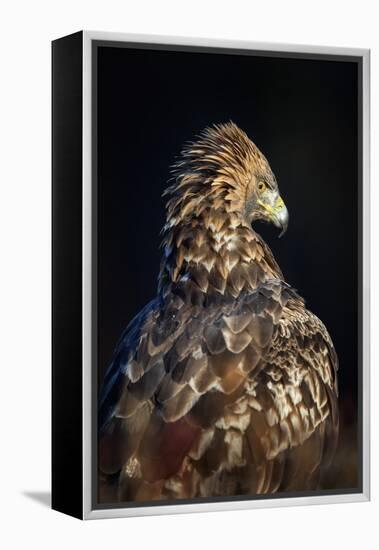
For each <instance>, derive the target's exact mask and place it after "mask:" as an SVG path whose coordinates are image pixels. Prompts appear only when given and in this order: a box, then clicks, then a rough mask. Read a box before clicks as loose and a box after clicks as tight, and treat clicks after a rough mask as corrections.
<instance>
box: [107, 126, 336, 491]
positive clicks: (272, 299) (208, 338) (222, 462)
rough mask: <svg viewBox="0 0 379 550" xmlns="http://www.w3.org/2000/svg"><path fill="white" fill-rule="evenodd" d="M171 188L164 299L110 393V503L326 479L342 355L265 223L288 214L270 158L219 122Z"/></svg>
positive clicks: (138, 329)
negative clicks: (260, 227)
mask: <svg viewBox="0 0 379 550" xmlns="http://www.w3.org/2000/svg"><path fill="white" fill-rule="evenodd" d="M165 195H167V196H168V197H169V200H168V203H167V222H166V224H165V226H164V228H163V232H164V239H163V259H162V263H161V269H160V274H159V286H158V292H157V296H156V298H155V299H154V300H152V301H151V302H150V303H149V304H148V305H147V306H146V307H145V308H144V309H143V310H142V311H141V312H140V313H139V314H138V315H137V316H136V317H135V318H134V319H133V320H132V321H131V323H130V324H129V326H128V327H127V329H126V331H125V332H124V334H123V335H122V336H121V339H120V341H119V343H118V345H117V347H116V349H115V352H114V356H113V359H112V362H111V364H110V366H109V368H108V371H107V373H106V376H105V379H104V382H103V387H102V390H101V394H100V401H99V469H100V474H99V475H100V478H99V479H100V495H99V498H100V501H106V500H107V499H108V500H109V499H110V500H112V499H113V500H119V501H137V500H138V501H148V500H152V499H180V498H186V499H190V498H195V497H214V496H229V495H242V494H245V495H246V494H262V493H273V492H278V491H280V492H282V491H306V490H310V489H315V488H317V487H318V486H319V483H320V475H321V474H322V471H323V470H324V469H325V467H327V465H328V464H329V462H330V460H331V458H332V457H333V453H334V450H335V446H336V441H337V434H338V407H337V379H336V371H337V364H338V361H337V356H336V352H335V350H334V347H333V343H332V341H331V338H330V336H329V334H328V332H327V330H326V328H325V326H324V325H323V323H322V322H321V321H320V320H319V319H318V318H317V317H316V316H315V315H314V314H313V313H311V312H310V311H309V310H307V309H306V307H305V304H304V300H303V299H302V298H301V297H300V296H299V295H298V294H297V292H296V291H295V290H294V289H293V288H292V287H291V286H290V285H289V284H288V283H286V281H285V279H284V277H283V274H282V272H281V270H280V268H279V266H278V264H277V263H276V261H275V259H274V257H273V254H272V252H271V250H270V249H269V247H268V246H267V244H266V243H265V242H264V241H263V239H262V237H260V235H258V233H257V232H256V231H254V229H253V228H252V224H253V223H254V221H255V220H266V221H270V222H272V223H274V224H275V225H276V226H277V227H279V228H280V229H281V230H282V232H284V231H285V230H286V227H287V223H288V212H287V209H286V206H285V204H284V202H283V200H282V198H281V197H280V194H279V190H278V185H277V181H276V179H275V176H274V174H273V172H272V170H271V168H270V166H269V163H268V161H267V159H266V158H265V156H264V155H263V154H262V153H261V152H260V151H259V149H258V148H257V147H256V145H255V144H254V143H253V142H252V141H251V140H250V139H249V138H248V137H247V135H246V134H245V133H244V132H243V131H242V130H240V129H239V128H238V127H237V126H236V125H235V124H234V123H231V122H230V123H227V124H222V125H215V126H213V127H211V128H207V129H205V130H204V131H203V132H202V134H201V135H200V136H199V138H198V139H197V140H196V141H194V142H193V143H190V144H189V145H188V146H186V147H185V148H184V150H183V151H182V154H181V157H180V160H179V161H178V162H177V163H176V164H175V166H174V184H173V185H172V186H171V187H169V188H168V189H167V190H166V191H165ZM112 488H113V489H112ZM112 490H113V491H114V493H112ZM111 495H112V496H111Z"/></svg>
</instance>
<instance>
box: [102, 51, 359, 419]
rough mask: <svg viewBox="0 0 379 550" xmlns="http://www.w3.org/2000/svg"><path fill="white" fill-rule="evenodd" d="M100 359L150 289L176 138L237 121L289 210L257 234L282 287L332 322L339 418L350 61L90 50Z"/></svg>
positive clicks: (346, 282) (354, 99)
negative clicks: (280, 225) (285, 219)
mask: <svg viewBox="0 0 379 550" xmlns="http://www.w3.org/2000/svg"><path fill="white" fill-rule="evenodd" d="M97 52H98V64H97V76H98V80H97V82H98V87H97V124H98V126H97V135H98V165H97V170H98V228H99V229H98V346H99V347H98V361H99V373H100V379H101V376H102V373H103V372H104V369H105V368H106V366H107V364H108V362H109V360H110V357H111V354H112V349H113V347H114V345H115V343H116V341H117V339H118V337H119V335H120V333H121V331H122V330H123V328H124V327H125V325H126V324H127V323H128V321H130V320H131V318H132V317H133V316H134V315H135V314H136V313H138V311H139V310H140V309H141V308H142V306H144V305H145V304H146V302H147V301H149V300H150V299H151V298H153V297H154V295H155V291H156V284H157V275H158V270H159V262H160V250H159V244H160V240H161V237H160V234H159V233H160V230H161V227H162V225H163V223H164V220H165V209H164V204H165V201H164V199H162V197H161V194H162V191H163V190H164V189H165V187H166V186H167V181H168V179H169V177H170V165H171V164H172V163H173V162H174V160H175V157H176V156H177V155H178V154H179V152H180V150H181V147H182V145H183V143H184V142H185V141H188V140H191V139H193V138H194V136H195V135H196V134H198V133H199V132H200V131H201V130H202V129H203V128H204V127H206V126H207V125H210V124H213V123H220V122H226V121H228V120H233V121H234V122H235V123H236V124H237V125H239V126H240V127H241V128H242V129H243V130H245V131H246V133H247V134H248V135H249V137H250V138H251V139H252V140H253V141H254V142H255V143H256V145H257V146H258V147H259V148H260V149H261V150H262V151H263V153H264V154H265V155H266V157H267V158H268V160H269V162H270V164H271V167H272V169H273V171H274V173H275V174H276V177H277V180H278V183H279V188H280V191H281V194H282V197H283V199H284V201H285V202H286V205H287V207H288V210H289V212H290V224H289V228H288V231H287V233H286V235H285V236H284V237H283V238H282V239H278V238H277V235H278V232H277V230H276V229H275V228H273V227H270V226H263V225H262V226H261V225H260V226H259V229H258V230H259V231H260V232H261V234H262V235H263V236H264V238H265V240H266V241H267V242H268V244H269V246H270V247H271V248H272V250H273V252H274V255H275V257H276V259H277V261H278V263H279V265H280V266H281V268H282V270H283V273H284V275H285V277H286V280H287V282H289V283H290V284H291V285H293V286H294V287H295V288H297V289H298V291H299V293H300V294H301V295H302V296H303V297H304V298H305V299H306V302H307V305H308V307H309V309H311V310H312V311H313V312H314V313H316V314H317V315H318V316H319V317H320V318H321V319H322V321H323V322H324V323H325V325H326V327H327V328H328V330H329V332H330V334H331V336H332V339H333V341H334V343H335V347H336V349H337V353H338V356H339V360H340V371H339V383H340V392H341V397H340V403H341V409H342V410H341V413H342V416H343V422H344V423H346V424H355V421H356V417H357V391H356V389H357V374H358V341H357V333H358V292H357V288H358V287H357V285H358V217H357V215H358V65H357V63H355V62H352V61H326V60H310V59H294V58H280V57H266V56H264V57H258V56H250V55H249V56H247V55H230V54H229V55H227V54H217V53H194V52H189V51H186V52H177V51H176V52H175V51H157V50H145V49H139V50H137V49H130V48H117V47H99V48H98V50H97Z"/></svg>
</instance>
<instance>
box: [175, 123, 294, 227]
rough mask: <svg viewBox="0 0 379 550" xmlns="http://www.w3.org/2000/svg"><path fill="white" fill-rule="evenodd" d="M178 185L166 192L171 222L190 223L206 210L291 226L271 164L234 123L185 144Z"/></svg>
mask: <svg viewBox="0 0 379 550" xmlns="http://www.w3.org/2000/svg"><path fill="white" fill-rule="evenodd" d="M173 173H174V177H175V183H174V185H172V186H171V187H169V188H168V189H167V191H166V194H171V195H172V198H171V199H170V201H169V203H168V224H169V226H171V227H172V226H173V225H176V224H178V223H180V224H183V223H185V221H186V219H189V218H191V217H193V216H198V215H199V214H200V213H201V212H202V211H203V210H204V209H205V208H208V209H209V208H210V209H212V210H224V211H225V214H233V216H235V217H237V218H238V219H239V221H240V223H243V224H249V225H251V224H252V223H253V222H254V221H256V220H263V221H266V222H271V223H273V224H274V225H275V226H276V227H278V228H280V229H281V233H280V236H281V235H283V233H284V232H285V231H286V229H287V226H288V210H287V208H286V206H285V204H284V201H283V199H282V198H281V196H280V194H279V189H278V184H277V181H276V178H275V176H274V174H273V172H272V170H271V168H270V165H269V163H268V161H267V159H266V157H265V156H264V155H263V153H262V152H261V151H260V150H259V149H258V147H257V146H256V145H255V144H254V143H253V142H252V141H251V140H250V139H249V138H248V136H247V135H246V133H245V132H243V131H242V130H241V129H240V128H239V127H238V126H237V125H236V124H234V123H233V122H228V123H226V124H217V125H214V126H211V127H209V128H206V129H205V130H204V131H203V132H202V133H201V134H200V136H199V138H198V139H197V140H195V141H194V142H191V143H189V144H187V145H186V146H185V148H184V149H183V151H182V154H181V157H180V160H179V161H178V162H177V163H176V164H175V165H174V167H173Z"/></svg>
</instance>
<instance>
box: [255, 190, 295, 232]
mask: <svg viewBox="0 0 379 550" xmlns="http://www.w3.org/2000/svg"><path fill="white" fill-rule="evenodd" d="M257 203H258V204H259V206H261V207H262V208H263V210H264V211H265V213H266V216H267V218H268V219H269V220H270V221H271V222H272V223H273V224H274V225H275V226H276V227H279V228H280V229H281V232H280V235H279V237H281V236H282V235H284V233H285V232H286V231H287V227H288V219H289V214H288V210H287V207H286V205H285V204H284V201H283V199H282V197H281V196H280V195H277V197H276V198H275V200H274V201H273V204H269V203H268V202H263V201H262V200H258V201H257Z"/></svg>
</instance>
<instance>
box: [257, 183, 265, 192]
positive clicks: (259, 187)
mask: <svg viewBox="0 0 379 550" xmlns="http://www.w3.org/2000/svg"><path fill="white" fill-rule="evenodd" d="M265 190H266V184H265V182H264V181H260V182H259V183H258V191H259V192H260V193H263V191H265Z"/></svg>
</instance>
